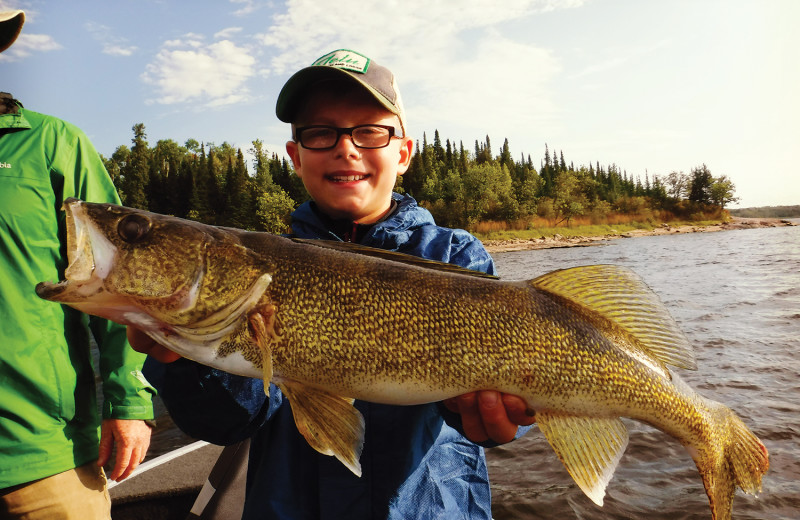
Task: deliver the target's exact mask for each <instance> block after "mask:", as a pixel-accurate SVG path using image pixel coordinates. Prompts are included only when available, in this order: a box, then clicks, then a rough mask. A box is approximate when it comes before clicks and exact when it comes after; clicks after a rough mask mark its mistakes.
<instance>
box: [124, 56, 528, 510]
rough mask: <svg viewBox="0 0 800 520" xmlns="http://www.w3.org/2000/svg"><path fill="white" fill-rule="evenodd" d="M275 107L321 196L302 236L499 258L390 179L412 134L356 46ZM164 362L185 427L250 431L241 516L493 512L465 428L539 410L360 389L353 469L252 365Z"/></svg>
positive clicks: (483, 396)
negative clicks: (322, 448)
mask: <svg viewBox="0 0 800 520" xmlns="http://www.w3.org/2000/svg"><path fill="white" fill-rule="evenodd" d="M276 112H277V115H278V118H279V119H280V120H282V121H284V122H287V123H291V125H292V136H293V140H291V141H289V142H288V143H287V144H286V151H287V153H288V154H289V156H290V157H291V159H292V162H293V163H294V168H295V171H296V172H297V175H298V176H299V177H300V178H301V179H302V181H303V184H304V185H305V187H306V189H307V190H308V192H309V194H310V195H311V197H312V199H313V200H312V201H310V202H307V203H305V204H303V205H301V206H300V207H299V208H298V209H297V210H296V211H295V212H294V213H293V214H292V230H293V232H294V234H295V235H296V236H299V237H302V238H323V239H328V240H343V241H350V242H358V243H360V244H364V245H368V246H372V247H379V248H382V249H389V250H394V251H400V252H403V253H408V254H413V255H416V256H421V257H424V258H429V259H433V260H441V261H445V262H451V263H454V264H458V265H461V266H463V267H468V268H471V269H479V270H482V271H485V272H489V273H493V272H494V265H493V262H492V259H491V257H490V256H489V255H488V253H487V252H486V250H485V249H484V248H483V246H482V245H481V244H480V242H479V241H478V240H477V239H475V238H474V237H473V236H472V235H470V234H469V233H467V232H466V231H463V230H452V229H446V228H440V227H438V226H436V225H435V223H434V222H433V218H432V217H431V215H430V213H429V212H428V211H426V210H424V209H422V208H420V207H419V206H417V204H416V201H414V199H412V198H411V197H408V196H400V195H398V194H393V193H392V189H393V187H394V185H395V181H396V180H397V176H398V175H402V174H403V173H404V172H405V171H406V169H407V168H408V165H409V161H410V160H411V154H412V149H413V142H412V140H411V139H410V138H409V137H408V136H407V135H406V121H405V114H404V112H403V108H402V103H401V101H400V95H399V92H398V91H397V85H396V83H395V81H394V78H393V76H392V74H391V72H390V71H389V70H388V69H386V68H384V67H381V66H380V65H378V64H376V63H375V62H373V61H371V60H369V59H368V58H366V57H364V56H362V55H360V54H358V53H355V52H353V51H345V50H339V51H334V52H332V53H329V54H327V55H326V56H323V57H322V58H320V59H319V60H317V61H316V62H315V63H314V64H313V65H312V66H311V67H307V68H305V69H302V70H300V71H299V72H298V73H296V74H295V75H294V76H292V77H291V78H290V79H289V81H288V82H287V83H286V85H285V86H284V87H283V89H282V91H281V93H280V95H279V97H278V102H277V110H276ZM130 334H131V336H132V338H131V339H132V343H134V346H135V348H137V349H139V350H142V351H147V352H149V353H150V354H153V355H159V354H158V351H157V350H155V348H154V347H152V345H147V343H148V340H146V339H142V338H136V337H135V336H134V334H135V331H131V333H130ZM150 343H152V342H150ZM151 349H152V350H151ZM167 356H168V358H167V360H170V359H174V358H175V356H174V355H172V354H170V355H167ZM166 367H167V368H166V371H167V373H166V376H167V377H164V378H163V380H164V385H163V387H162V389H161V391H162V394H161V395H162V397H163V398H164V401H165V403H166V404H167V406H168V408H169V410H170V413H171V415H172V417H173V419H174V420H175V422H176V423H177V424H178V425H179V426H180V427H181V428H182V429H183V430H184V431H186V432H187V433H188V434H190V435H192V436H195V437H199V438H204V439H206V440H209V441H211V442H214V443H218V444H231V443H233V442H237V441H239V440H242V439H245V438H248V437H249V438H250V440H251V449H250V463H249V468H248V478H247V499H246V502H245V506H244V514H243V518H246V519H256V518H259V519H263V518H287V519H293V520H297V519H311V518H347V519H361V518H363V519H368V518H369V519H371V518H387V517H388V518H470V519H476V518H485V519H490V518H491V503H490V493H489V482H488V475H487V470H486V461H485V459H484V455H483V449H482V448H481V447H480V446H477V445H476V444H474V443H473V442H470V441H469V440H467V439H466V438H465V435H466V437H468V438H470V439H472V441H475V442H484V441H494V442H508V441H510V440H512V439H513V438H514V436H515V434H516V433H517V425H518V424H531V423H532V422H533V418H532V417H530V416H528V415H526V414H525V403H524V402H523V401H522V400H521V399H519V398H516V397H514V396H501V395H500V394H498V393H497V392H478V393H473V394H468V395H466V396H461V397H459V398H454V399H451V400H448V402H447V403H445V404H444V405H443V404H442V403H430V404H425V405H419V406H388V405H380V404H374V403H366V402H356V405H355V406H356V408H357V409H358V410H359V411H360V412H361V413H362V415H363V416H364V419H365V431H366V438H365V443H364V450H363V453H362V455H361V459H360V461H361V467H362V470H363V475H362V476H361V477H360V478H358V477H355V476H354V475H353V474H352V473H351V472H350V471H349V470H348V469H347V468H345V467H344V466H343V465H342V464H341V463H339V461H337V460H336V459H335V458H333V457H328V456H324V455H320V454H319V453H317V452H316V451H314V450H313V449H312V448H311V447H309V446H308V444H307V443H306V441H305V439H304V438H303V437H302V436H301V435H300V434H299V433H298V432H297V429H296V427H295V425H294V420H293V418H292V412H291V409H290V407H289V405H288V403H286V402H284V401H283V399H282V396H281V393H280V391H279V390H278V389H277V388H276V387H274V386H273V387H272V388H270V392H269V398H266V397H265V396H264V392H263V387H262V386H261V385H262V382H261V381H259V380H256V379H247V378H242V377H238V376H232V375H230V374H226V373H224V372H220V371H217V370H214V369H210V368H208V367H204V366H201V365H197V364H194V363H192V362H190V361H187V360H181V361H179V362H176V363H171V364H169V365H166ZM209 412H211V413H209ZM453 412H455V413H453ZM204 419H206V420H204ZM492 445H493V444H492Z"/></svg>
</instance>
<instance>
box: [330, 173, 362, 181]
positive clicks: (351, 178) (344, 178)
mask: <svg viewBox="0 0 800 520" xmlns="http://www.w3.org/2000/svg"><path fill="white" fill-rule="evenodd" d="M368 177H369V175H326V176H325V178H326V179H328V180H329V181H332V182H356V181H363V180H364V179H366V178H368Z"/></svg>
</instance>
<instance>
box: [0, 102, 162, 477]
mask: <svg viewBox="0 0 800 520" xmlns="http://www.w3.org/2000/svg"><path fill="white" fill-rule="evenodd" d="M6 96H7V95H6ZM3 101H6V102H7V104H8V106H11V104H10V103H11V102H10V101H9V99H5V100H3V99H0V103H2V102H3ZM16 105H17V104H16V103H14V106H13V107H12V111H15V112H16V113H3V112H4V110H2V109H3V107H2V106H0V490H2V489H3V488H6V487H9V486H13V485H16V484H21V483H25V482H30V481H32V480H35V479H39V478H43V477H47V476H50V475H54V474H56V473H60V472H63V471H67V470H69V469H72V468H75V467H77V466H80V465H82V464H85V463H87V462H90V461H92V460H94V459H96V458H97V457H98V446H99V438H100V437H99V425H100V419H99V412H100V410H99V408H98V403H97V395H96V383H97V381H96V377H95V370H94V368H93V364H94V363H97V364H98V365H99V367H98V368H99V374H100V375H99V378H100V381H101V382H102V390H103V392H102V406H101V408H102V416H103V418H104V419H108V418H114V419H152V418H153V405H152V395H153V393H154V390H153V389H152V387H151V386H150V384H149V383H148V382H147V380H146V379H145V378H144V376H142V374H141V371H140V369H141V367H142V364H143V362H144V358H145V356H144V355H142V354H139V353H138V352H135V351H134V350H132V349H131V348H130V346H129V345H128V343H127V340H126V337H125V327H123V326H121V325H117V324H115V323H111V322H108V321H106V320H101V319H99V318H96V317H88V316H86V315H84V314H81V313H79V312H77V311H75V310H73V309H72V308H69V307H66V306H62V305H58V304H55V303H52V302H48V301H45V300H42V299H40V298H39V297H38V296H36V293H35V291H34V287H35V286H36V284H37V283H38V282H40V281H44V280H57V279H58V280H60V279H63V276H64V269H65V268H66V267H67V255H66V240H65V236H66V235H65V218H64V213H63V212H62V211H61V205H62V202H63V200H64V199H65V198H67V197H77V198H79V199H83V200H87V201H93V202H112V203H117V204H118V203H119V198H118V196H117V194H116V191H115V189H114V185H113V184H112V182H111V179H110V178H109V176H108V173H107V172H106V169H105V167H104V166H103V162H102V160H101V158H100V155H99V154H98V153H97V151H96V150H95V149H94V147H93V146H92V144H91V143H90V142H89V139H88V138H87V137H86V135H85V134H84V133H83V132H81V130H79V129H78V128H77V127H75V126H73V125H71V124H69V123H66V122H64V121H61V120H59V119H57V118H55V117H51V116H47V115H43V114H38V113H36V112H32V111H30V110H25V109H24V108H22V107H21V106H19V107H17V106H16ZM87 325H88V327H87ZM89 330H91V333H92V335H93V336H94V338H95V340H96V342H97V348H96V349H90V341H89V337H90V335H89ZM98 351H99V362H98V361H97V360H95V361H93V356H94V357H95V359H98V355H97V353H98ZM93 352H94V353H93Z"/></svg>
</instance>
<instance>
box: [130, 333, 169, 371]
mask: <svg viewBox="0 0 800 520" xmlns="http://www.w3.org/2000/svg"><path fill="white" fill-rule="evenodd" d="M127 334H128V343H130V344H131V347H133V350H135V351H137V352H141V353H142V354H147V355H148V356H152V357H154V358H155V359H157V360H158V361H161V362H162V363H172V362H173V361H177V360H178V359H180V358H181V356H180V354H176V353H175V352H173V351H171V350H170V349H168V348H167V347H164V346H162V345H159V344H158V343H156V342H155V340H153V338H151V337H150V336H148V335H147V334H145V333H144V332H142V331H141V330H139V329H137V328H135V327H130V326H129V327H128V330H127Z"/></svg>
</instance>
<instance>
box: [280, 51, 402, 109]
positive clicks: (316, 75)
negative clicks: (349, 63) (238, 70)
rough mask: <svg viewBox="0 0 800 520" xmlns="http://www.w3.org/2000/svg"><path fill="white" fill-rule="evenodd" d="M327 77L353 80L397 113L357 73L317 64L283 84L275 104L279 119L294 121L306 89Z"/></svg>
mask: <svg viewBox="0 0 800 520" xmlns="http://www.w3.org/2000/svg"><path fill="white" fill-rule="evenodd" d="M326 79H345V80H349V81H352V82H354V83H356V84H358V85H360V86H361V87H363V88H364V89H366V90H368V91H369V92H370V93H371V94H372V96H373V97H374V98H375V99H376V101H378V102H379V103H380V104H381V105H383V106H384V107H385V108H386V109H387V110H388V111H389V112H392V113H393V114H397V108H396V107H395V106H393V105H392V104H391V103H389V102H388V101H384V100H383V96H381V95H380V94H379V93H378V92H376V91H375V89H374V88H372V87H371V86H369V85H368V84H366V83H365V82H363V81H361V80H360V79H359V78H358V77H357V76H356V75H355V74H351V73H349V72H347V71H346V70H342V69H338V68H336V67H325V66H318V65H317V66H311V67H306V68H304V69H300V70H299V71H297V72H296V73H295V74H294V75H293V76H292V77H291V78H289V80H288V81H287V82H286V84H285V85H284V86H283V88H282V89H281V92H280V94H278V102H277V103H276V105H275V114H276V115H277V116H278V119H280V120H281V121H283V122H284V123H292V122H294V119H295V117H296V116H297V111H298V109H299V108H300V107H299V106H298V104H299V103H300V101H301V99H302V97H303V95H304V94H305V91H306V89H308V87H310V86H311V85H313V84H314V83H317V82H319V81H323V80H326ZM398 115H399V114H398Z"/></svg>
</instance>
